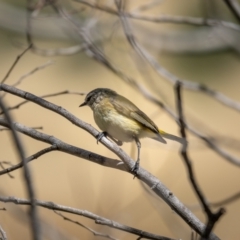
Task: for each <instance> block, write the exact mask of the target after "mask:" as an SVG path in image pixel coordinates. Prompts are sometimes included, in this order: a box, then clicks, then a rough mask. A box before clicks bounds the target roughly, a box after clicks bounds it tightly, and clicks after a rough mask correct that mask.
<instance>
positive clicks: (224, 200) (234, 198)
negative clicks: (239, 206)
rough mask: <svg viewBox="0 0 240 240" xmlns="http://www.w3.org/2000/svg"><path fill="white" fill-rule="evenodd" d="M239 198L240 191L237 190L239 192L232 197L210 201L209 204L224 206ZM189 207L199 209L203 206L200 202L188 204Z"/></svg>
mask: <svg viewBox="0 0 240 240" xmlns="http://www.w3.org/2000/svg"><path fill="white" fill-rule="evenodd" d="M239 199H240V191H239V192H237V193H234V194H233V195H231V196H230V197H227V198H225V199H223V200H220V201H216V202H208V205H209V206H211V207H222V206H226V205H228V204H231V203H233V202H235V201H238V200H239ZM188 207H189V208H190V209H192V210H198V209H200V208H201V207H200V205H199V204H194V205H188Z"/></svg>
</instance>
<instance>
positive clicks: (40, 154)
mask: <svg viewBox="0 0 240 240" xmlns="http://www.w3.org/2000/svg"><path fill="white" fill-rule="evenodd" d="M0 124H2V123H1V121H0ZM16 130H17V129H16ZM17 131H18V130H17ZM55 150H57V146H56V145H52V146H50V147H48V148H44V149H42V150H41V151H39V152H37V153H35V154H33V155H32V156H30V157H28V158H26V162H27V163H29V162H31V161H33V160H35V159H37V158H39V157H40V156H42V155H44V154H46V153H49V152H52V151H55ZM0 163H1V162H0ZM11 165H12V164H11ZM22 167H23V162H20V163H18V164H16V165H12V166H11V167H9V168H4V169H3V170H2V171H0V175H3V174H6V173H8V174H9V173H10V172H12V171H15V170H17V169H19V168H22ZM11 177H12V178H13V176H11Z"/></svg>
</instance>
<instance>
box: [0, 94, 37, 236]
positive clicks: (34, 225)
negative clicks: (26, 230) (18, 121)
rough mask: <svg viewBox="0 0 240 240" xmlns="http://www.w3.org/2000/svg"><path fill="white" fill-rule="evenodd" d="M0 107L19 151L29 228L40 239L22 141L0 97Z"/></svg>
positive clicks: (29, 174)
mask: <svg viewBox="0 0 240 240" xmlns="http://www.w3.org/2000/svg"><path fill="white" fill-rule="evenodd" d="M0 108H1V109H2V111H3V113H4V115H5V118H6V121H7V123H8V125H9V127H10V128H11V130H12V131H11V132H12V137H13V141H14V144H15V146H16V149H17V151H18V153H19V158H20V161H21V162H22V163H23V174H24V178H25V182H26V188H27V193H28V197H29V199H30V202H31V208H30V218H31V225H32V229H31V230H32V236H33V239H34V240H40V239H41V235H40V224H39V220H38V215H37V209H36V204H35V199H36V197H35V190H34V187H33V180H32V176H31V172H30V169H29V167H28V166H27V163H26V159H25V153H24V150H23V146H22V143H21V141H20V139H19V137H18V135H17V132H16V131H15V129H14V126H13V121H12V118H11V116H10V114H9V112H8V111H7V108H6V107H5V104H4V103H3V99H0Z"/></svg>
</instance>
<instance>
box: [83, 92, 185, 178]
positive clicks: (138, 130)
mask: <svg viewBox="0 0 240 240" xmlns="http://www.w3.org/2000/svg"><path fill="white" fill-rule="evenodd" d="M85 105H87V106H89V107H90V108H91V109H92V111H93V116H94V120H95V122H96V124H97V125H98V127H99V128H100V129H101V130H102V131H103V132H102V133H100V134H99V135H98V137H97V142H98V141H99V140H100V139H101V138H102V137H103V136H105V137H107V136H108V137H109V138H111V139H112V140H113V141H114V142H115V143H117V144H118V145H120V146H121V145H122V143H123V142H132V141H135V142H136V145H137V149H138V155H137V161H136V163H135V165H134V167H133V168H132V171H133V172H134V173H135V174H136V173H137V171H138V169H139V165H140V148H141V143H140V140H139V139H140V138H144V137H148V138H152V139H154V140H157V141H159V142H161V143H166V141H165V139H164V138H167V139H171V140H174V141H177V142H180V143H181V144H184V143H185V142H186V141H185V139H183V138H180V137H177V136H175V135H172V134H169V133H166V132H164V131H162V130H159V129H158V127H157V125H156V124H155V123H154V122H153V121H152V120H151V119H150V118H149V117H148V116H147V115H146V114H145V113H144V112H142V111H141V110H140V109H139V108H138V107H137V106H136V105H134V104H133V103H132V102H131V101H129V100H128V99H127V98H125V97H123V96H121V95H119V94H118V93H117V92H115V91H113V90H111V89H108V88H97V89H94V90H92V91H91V92H89V93H88V94H87V95H86V98H85V101H84V102H83V103H82V104H81V105H80V106H79V107H82V106H85Z"/></svg>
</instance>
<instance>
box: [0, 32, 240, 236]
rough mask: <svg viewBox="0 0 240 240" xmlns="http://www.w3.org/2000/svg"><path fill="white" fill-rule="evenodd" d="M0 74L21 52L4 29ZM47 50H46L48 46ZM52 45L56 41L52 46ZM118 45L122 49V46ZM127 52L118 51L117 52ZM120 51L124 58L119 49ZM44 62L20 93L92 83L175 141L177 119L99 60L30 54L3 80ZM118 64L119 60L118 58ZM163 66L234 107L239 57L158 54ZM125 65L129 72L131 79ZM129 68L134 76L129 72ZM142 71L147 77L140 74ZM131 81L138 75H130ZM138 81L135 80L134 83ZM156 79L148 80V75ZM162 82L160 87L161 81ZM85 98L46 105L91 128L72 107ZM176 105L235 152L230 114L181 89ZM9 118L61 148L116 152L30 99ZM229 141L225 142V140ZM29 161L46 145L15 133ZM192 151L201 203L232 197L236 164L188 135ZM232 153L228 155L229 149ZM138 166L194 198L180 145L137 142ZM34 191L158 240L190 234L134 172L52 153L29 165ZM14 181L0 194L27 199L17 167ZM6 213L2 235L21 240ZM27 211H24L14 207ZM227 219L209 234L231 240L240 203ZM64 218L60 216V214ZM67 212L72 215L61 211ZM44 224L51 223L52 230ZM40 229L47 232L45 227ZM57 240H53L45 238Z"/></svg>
mask: <svg viewBox="0 0 240 240" xmlns="http://www.w3.org/2000/svg"><path fill="white" fill-rule="evenodd" d="M0 34H1V38H0V49H1V55H0V59H1V76H0V78H3V77H4V76H5V74H6V72H7V71H8V69H9V67H10V66H11V64H12V63H13V61H14V59H15V58H16V56H17V55H18V54H19V53H20V52H21V49H19V48H16V47H15V46H14V44H13V43H14V42H16V41H17V42H18V41H20V42H22V40H23V38H21V37H20V38H19V36H17V35H13V34H12V33H10V32H6V31H3V30H2V31H1V33H0ZM58 44H59V43H58ZM53 45H54V44H53ZM54 46H56V45H54ZM119 46H120V47H119V49H120V50H119V49H118V47H117V51H116V52H114V53H113V57H114V58H115V59H116V62H117V63H118V62H119V65H120V66H121V67H123V68H127V66H128V64H127V62H125V60H122V59H121V58H120V57H121V56H120V55H119V51H121V47H122V45H119ZM123 46H124V47H125V45H123ZM124 51H125V52H127V51H126V50H124ZM125 52H124V53H125ZM48 59H52V60H54V61H55V63H54V64H53V65H52V66H50V67H48V68H46V69H44V70H41V71H38V72H37V73H35V74H34V75H32V76H30V77H28V78H27V79H26V80H24V82H23V83H22V84H21V85H20V86H19V88H21V89H23V90H26V91H29V92H31V93H33V94H36V95H39V96H40V95H43V94H48V93H54V92H58V91H62V90H72V91H79V92H88V91H90V90H92V89H94V88H97V87H108V88H111V89H114V90H116V91H118V92H119V93H120V94H122V95H124V96H125V97H127V98H129V99H130V100H132V101H133V102H134V103H135V104H136V105H138V106H140V107H141V109H142V110H144V111H145V112H146V113H147V114H148V115H149V116H152V118H153V120H154V121H155V122H156V123H157V125H158V126H159V127H160V128H162V129H163V130H165V131H167V132H170V133H173V134H176V135H178V134H179V132H178V127H177V125H176V123H175V122H174V121H173V120H172V119H171V118H170V117H169V116H168V115H167V114H166V113H165V112H163V111H162V110H161V109H159V108H158V107H156V106H154V105H153V104H152V103H150V102H149V101H147V100H146V99H144V98H143V97H142V96H141V95H140V94H139V93H137V92H136V91H135V90H133V89H131V88H130V87H129V86H127V85H126V84H125V83H124V82H123V81H122V80H120V79H119V78H118V77H116V76H114V75H113V74H112V73H110V72H109V71H108V70H106V69H105V68H104V67H103V66H101V65H100V64H98V63H96V62H94V61H93V60H91V59H89V58H88V57H86V56H85V55H84V54H77V55H74V56H70V57H51V58H48V57H41V56H37V55H34V54H32V53H30V52H28V53H27V54H26V55H25V56H24V57H23V58H22V59H21V61H20V62H19V64H18V65H17V66H16V68H15V69H14V71H13V73H12V74H11V76H10V78H9V79H8V81H7V84H12V83H14V82H15V81H16V80H17V79H18V78H19V77H20V76H22V75H23V74H25V73H27V72H29V71H30V70H32V69H33V68H35V67H36V66H39V65H41V64H43V63H45V62H46V61H47V60H48ZM123 59H124V57H123ZM160 59H161V63H162V64H163V65H164V66H165V67H166V68H167V69H169V70H170V71H172V72H173V73H174V74H175V75H177V76H180V77H182V78H184V79H193V80H194V81H198V82H203V83H206V84H207V85H208V86H211V87H212V88H214V89H216V90H218V91H220V92H222V93H224V94H226V95H227V96H229V97H231V98H233V99H235V100H238V101H240V95H239V87H240V86H239V85H240V83H239V74H240V68H239V58H238V56H237V55H235V54H234V53H232V52H224V53H218V54H213V55H202V56H182V55H178V56H172V55H162V56H161V58H160ZM131 68H133V67H132V65H130V68H129V69H127V71H128V72H130V73H134V69H131ZM135 71H136V70H135ZM146 73H147V74H148V72H147V70H146ZM137 77H139V76H137ZM137 79H139V80H140V81H142V82H143V80H141V79H140V78H137ZM154 79H155V80H156V79H157V78H156V77H155V78H154ZM159 79H160V80H158V79H157V81H161V82H162V84H163V86H164V87H163V89H162V90H163V92H164V93H165V95H166V96H167V100H168V101H169V102H171V103H172V106H173V107H174V98H173V94H172V93H173V88H172V87H171V86H170V85H169V84H166V83H165V81H164V80H163V79H161V78H159ZM160 86H161V85H160ZM83 99H84V97H82V96H76V95H64V96H58V97H54V98H49V99H48V100H49V101H51V102H53V103H55V104H57V105H60V106H62V107H64V108H66V109H67V110H68V111H70V112H71V113H73V114H74V115H76V116H77V117H79V118H80V119H82V120H83V121H86V122H88V123H90V124H92V125H93V126H94V127H96V124H95V123H94V120H93V117H92V112H91V110H90V109H89V108H87V107H86V108H78V106H79V104H80V103H82V102H83ZM19 101H21V99H18V98H17V97H11V96H8V97H7V98H6V103H7V104H8V105H9V106H12V105H14V104H15V103H17V102H19ZM184 103H185V110H186V112H187V114H188V115H187V116H188V117H189V122H190V123H191V124H193V125H194V126H195V127H196V129H199V130H201V131H203V132H205V133H209V134H210V135H211V134H212V135H214V136H217V137H218V139H219V140H226V141H225V143H222V146H223V147H224V148H226V149H228V150H229V151H231V152H232V153H233V154H235V155H238V156H239V154H240V153H239V150H237V149H236V148H238V146H239V139H240V137H239V133H240V130H239V127H240V125H239V121H240V114H239V113H237V112H236V111H234V110H232V109H228V108H226V107H224V106H223V105H221V104H219V103H218V102H216V101H215V100H212V99H211V98H209V97H207V96H204V95H202V94H199V93H196V92H186V91H184ZM12 116H13V117H14V120H15V121H18V122H21V123H22V124H24V125H27V126H29V127H36V126H43V128H44V129H43V132H46V133H47V134H49V135H53V136H55V137H57V138H59V139H61V140H63V141H65V142H68V143H70V144H73V145H75V146H79V147H81V148H84V149H87V150H90V151H93V152H96V153H99V154H102V155H104V156H107V157H112V158H116V156H115V155H114V154H113V153H111V152H110V151H109V150H107V149H106V148H105V147H104V146H102V145H101V144H98V145H97V144H96V140H95V139H94V138H93V137H92V136H90V135H89V134H88V133H86V132H85V131H83V130H82V129H79V128H77V127H76V126H74V125H72V124H71V123H70V122H68V121H66V120H65V119H63V118H61V117H60V116H58V115H56V114H55V113H52V112H49V111H47V110H46V109H43V108H41V107H39V106H37V105H35V104H33V103H29V104H26V105H24V106H23V107H21V108H20V109H19V110H15V111H13V112H12ZM228 137H229V138H230V139H231V140H232V139H233V140H234V141H233V142H230V141H229V140H228ZM21 139H22V141H23V143H24V147H25V150H26V154H27V156H30V155H32V154H34V153H35V152H37V151H39V150H40V149H42V148H44V147H47V144H44V143H40V142H38V141H36V140H33V139H30V138H28V137H25V136H21ZM189 139H190V140H189V141H190V146H191V151H190V157H191V159H192V161H193V166H194V170H195V172H196V176H197V179H198V182H199V184H200V186H201V189H202V190H203V192H204V194H205V196H206V197H207V198H208V199H209V201H219V200H221V199H224V198H225V197H227V196H230V195H231V194H233V193H235V192H237V191H239V180H240V177H239V168H238V167H236V166H234V165H232V164H230V163H228V162H227V161H226V160H224V159H222V158H221V157H220V156H218V155H217V154H216V153H214V152H213V151H211V150H210V149H208V148H206V147H205V145H204V144H203V143H201V142H200V140H198V139H196V138H195V137H193V136H191V135H189ZM233 143H234V146H236V147H235V149H232V146H233ZM142 146H143V147H142V150H141V159H142V161H141V165H142V167H144V168H146V169H147V170H148V171H150V172H152V173H153V174H154V175H155V176H157V177H158V178H159V179H160V180H161V181H162V182H163V183H164V184H165V185H166V186H167V187H168V188H169V189H171V191H173V193H174V194H175V195H176V196H177V197H178V198H179V199H180V200H181V201H182V202H184V203H185V204H188V205H192V204H197V203H198V202H197V199H196V198H195V195H194V193H193V191H192V189H191V186H190V185H189V182H188V179H187V174H186V169H185V166H184V164H183V161H182V159H181V157H180V156H179V154H178V145H177V144H174V143H171V142H169V143H168V145H167V146H164V145H161V144H160V143H157V142H154V141H152V140H143V141H142ZM123 149H124V150H125V151H126V152H127V153H128V154H133V153H134V155H132V156H133V157H134V156H135V153H136V149H135V146H134V145H132V144H124V146H123ZM0 153H1V154H0V160H1V161H4V160H5V161H11V163H13V164H15V163H17V162H18V158H17V155H16V153H15V150H14V148H13V146H12V142H11V138H10V135H9V133H8V132H6V131H4V132H0ZM30 167H31V171H32V175H33V180H34V186H35V189H36V194H37V197H38V199H40V200H45V201H53V202H56V203H58V204H62V205H67V206H71V207H75V208H79V209H85V210H88V211H91V212H93V213H96V214H99V215H101V216H103V217H106V218H110V219H113V220H115V221H118V222H120V223H122V224H126V225H129V226H132V227H136V228H141V229H143V230H146V231H149V232H153V233H156V234H159V235H163V236H168V237H175V238H181V239H190V232H191V231H190V229H189V228H188V227H187V225H186V224H185V223H184V222H183V221H182V220H181V219H179V218H178V217H177V215H176V214H175V213H173V212H172V211H171V209H170V208H169V207H168V206H167V205H166V204H165V203H164V202H163V201H161V200H159V199H156V198H153V197H151V196H149V194H147V193H146V191H145V190H144V189H143V187H142V185H141V184H140V182H139V181H138V180H137V179H135V180H133V179H132V175H130V174H127V173H124V172H120V171H116V170H113V169H108V168H104V167H101V166H98V165H96V164H93V163H91V162H88V161H86V160H83V159H79V158H76V157H73V156H69V155H67V154H64V153H60V152H53V153H50V154H47V155H44V156H42V157H41V158H39V159H37V160H35V161H34V162H32V163H30ZM13 175H14V177H15V178H14V179H11V178H9V177H8V176H7V175H4V176H1V181H0V190H1V191H3V194H4V195H11V196H16V197H22V198H24V197H26V192H25V185H24V181H23V177H22V170H17V171H15V172H13ZM0 207H6V208H7V211H1V212H0V214H1V217H0V224H1V226H2V227H3V229H4V230H5V231H6V232H7V235H8V238H9V239H19V240H21V239H24V240H25V239H29V236H30V235H29V231H28V223H27V221H26V220H27V218H26V216H25V215H24V214H22V213H21V212H18V211H17V210H18V209H19V207H15V206H13V205H11V204H3V203H1V204H0ZM21 209H23V210H24V211H25V209H26V208H21ZM226 209H227V213H226V214H225V215H224V216H223V217H222V218H221V220H220V221H219V223H218V224H217V226H216V228H215V233H216V234H217V235H218V236H219V237H220V238H222V239H233V240H234V239H239V237H240V228H239V224H240V220H239V215H240V210H239V209H240V207H239V201H235V202H234V203H231V204H229V205H228V206H226ZM39 213H40V216H41V218H42V219H43V220H44V221H45V222H46V223H50V224H52V225H53V226H55V227H57V228H60V229H61V231H62V232H63V233H64V234H66V236H68V239H95V237H94V236H93V235H92V234H91V233H89V232H87V231H86V230H84V229H82V228H81V227H79V226H76V225H74V224H71V223H69V222H66V221H63V219H62V218H60V217H59V216H57V215H56V214H54V213H53V212H52V211H49V210H46V209H39ZM194 213H195V214H196V215H197V216H198V217H199V218H200V219H201V220H202V221H205V217H204V215H203V214H201V213H200V211H194ZM66 215H67V214H66ZM68 216H70V215H68ZM70 217H71V218H72V219H74V220H77V221H79V222H81V223H84V224H86V225H87V226H89V227H92V228H94V229H95V230H99V231H102V232H105V233H109V234H112V235H113V236H115V237H117V238H119V239H136V237H135V236H133V235H130V234H126V233H123V232H120V231H118V230H113V229H110V228H107V227H102V226H98V225H95V224H94V222H93V221H91V220H87V219H85V218H83V217H79V216H70ZM51 228H52V227H51ZM44 231H45V230H44ZM54 237H55V239H56V236H52V238H51V239H54Z"/></svg>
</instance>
